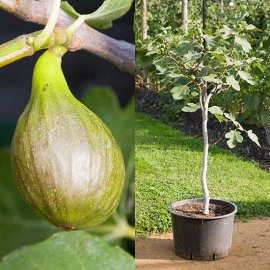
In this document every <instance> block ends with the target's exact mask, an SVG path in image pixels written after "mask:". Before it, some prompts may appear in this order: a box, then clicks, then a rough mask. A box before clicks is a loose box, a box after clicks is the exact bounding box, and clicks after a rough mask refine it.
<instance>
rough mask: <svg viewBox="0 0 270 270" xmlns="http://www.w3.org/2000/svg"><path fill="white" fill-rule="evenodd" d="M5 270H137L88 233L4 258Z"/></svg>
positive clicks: (115, 249)
mask: <svg viewBox="0 0 270 270" xmlns="http://www.w3.org/2000/svg"><path fill="white" fill-rule="evenodd" d="M0 269H1V270H9V269H10V270H14V269H16V270H25V269H27V270H37V269H38V270H55V269H57V270H62V269H63V270H64V269H65V270H75V269H76V270H84V269H103V270H106V269H108V270H122V269H125V270H129V269H130V270H133V269H135V264H134V258H133V257H132V256H131V255H129V254H128V253H126V252H125V251H123V250H122V249H121V248H119V247H111V246H110V245H108V244H107V243H106V242H105V241H103V240H101V239H100V238H98V237H97V236H91V235H90V234H88V233H86V232H84V231H73V232H59V233H56V234H54V235H52V236H51V237H50V238H48V239H47V240H45V241H44V242H41V243H38V244H35V245H30V246H26V247H23V248H22V249H19V250H16V251H14V252H12V253H10V254H9V255H8V256H6V257H4V258H3V260H2V261H1V262H0Z"/></svg>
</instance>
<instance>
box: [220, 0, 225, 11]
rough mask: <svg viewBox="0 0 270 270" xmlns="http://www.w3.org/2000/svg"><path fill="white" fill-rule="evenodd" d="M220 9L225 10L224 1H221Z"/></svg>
mask: <svg viewBox="0 0 270 270" xmlns="http://www.w3.org/2000/svg"><path fill="white" fill-rule="evenodd" d="M220 8H221V9H222V10H223V8H224V0H220Z"/></svg>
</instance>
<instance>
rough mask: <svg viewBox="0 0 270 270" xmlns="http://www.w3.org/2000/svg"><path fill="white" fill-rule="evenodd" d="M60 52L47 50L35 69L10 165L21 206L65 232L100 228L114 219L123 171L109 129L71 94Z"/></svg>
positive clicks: (117, 147)
mask: <svg viewBox="0 0 270 270" xmlns="http://www.w3.org/2000/svg"><path fill="white" fill-rule="evenodd" d="M64 52H65V49H64V48H63V47H55V48H53V49H51V50H47V51H46V52H45V53H44V54H43V55H42V56H41V57H40V58H39V59H38V61H37V63H36V65H35V68H34V73H33V81H32V93H31V97H30V101H29V103H28V105H27V107H26V108H25V110H24V112H23V113H22V115H21V117H20V118H19V121H18V124H17V127H16V131H15V134H14V137H13V140H12V146H11V160H12V166H13V171H14V174H15V179H16V185H17V187H18V189H19V191H20V192H21V194H22V196H23V198H24V199H25V201H26V202H27V203H28V204H29V205H30V206H31V207H32V208H33V209H34V210H35V211H36V212H37V214H38V215H40V216H41V217H43V218H45V219H47V220H49V221H50V222H51V223H53V224H54V225H55V226H57V227H59V228H63V229H66V230H69V229H81V228H87V227H91V226H94V225H98V224H100V223H102V222H103V221H105V220H106V219H108V217H109V216H111V215H112V213H113V212H114V211H115V210H116V208H117V206H118V204H119V201H120V197H121V194H122V190H123V184H124V175H125V169H124V162H123V157H122V153H121V151H120V149H119V146H118V145H117V143H116V141H115V139H114V138H113V136H112V134H111V132H110V130H109V129H108V128H107V126H106V125H105V124H104V123H103V122H102V121H101V120H100V119H99V118H98V117H97V116H96V115H95V114H94V113H93V112H91V111H90V110H89V109H88V108H86V107H85V106H84V105H83V104H82V103H80V102H79V101H78V100H77V99H76V98H75V97H74V96H73V95H72V93H71V92H70V90H69V87H68V85H67V82H66V80H65V77H64V75H63V73H62V69H61V60H62V56H63V54H64Z"/></svg>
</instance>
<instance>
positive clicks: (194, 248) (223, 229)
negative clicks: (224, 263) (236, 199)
mask: <svg viewBox="0 0 270 270" xmlns="http://www.w3.org/2000/svg"><path fill="white" fill-rule="evenodd" d="M202 201H203V199H188V200H183V201H179V202H174V203H172V204H171V205H170V206H169V209H168V210H169V212H170V213H171V216H172V225H173V238H174V246H175V254H176V255H178V256H180V257H182V258H185V259H189V260H206V261H209V260H217V259H221V258H224V257H226V256H227V255H229V253H230V251H231V245H232V234H233V222H234V216H235V214H236V212H237V207H236V205H235V204H233V203H230V202H227V201H223V200H217V199H211V200H210V203H214V204H220V205H224V206H226V207H228V208H229V209H231V212H230V213H229V214H227V215H223V216H218V217H203V218H201V217H200V218H198V217H187V216H184V215H182V214H181V213H177V212H176V211H174V208H175V207H176V206H178V205H184V204H187V203H193V202H202Z"/></svg>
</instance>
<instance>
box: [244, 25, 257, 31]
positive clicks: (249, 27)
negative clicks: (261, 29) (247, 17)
mask: <svg viewBox="0 0 270 270" xmlns="http://www.w3.org/2000/svg"><path fill="white" fill-rule="evenodd" d="M246 29H247V30H256V29H257V27H256V26H255V25H253V24H248V25H247V26H246Z"/></svg>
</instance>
